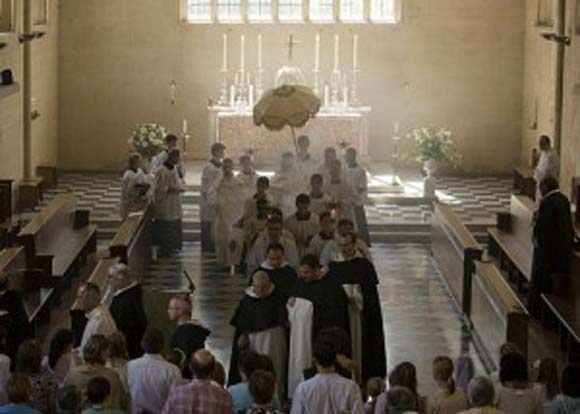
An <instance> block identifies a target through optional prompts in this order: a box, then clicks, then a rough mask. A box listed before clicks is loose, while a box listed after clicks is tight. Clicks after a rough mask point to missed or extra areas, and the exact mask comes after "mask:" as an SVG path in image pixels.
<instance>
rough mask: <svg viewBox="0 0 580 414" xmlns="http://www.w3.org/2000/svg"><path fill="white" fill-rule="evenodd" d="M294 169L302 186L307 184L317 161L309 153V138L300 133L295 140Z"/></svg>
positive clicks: (314, 170)
mask: <svg viewBox="0 0 580 414" xmlns="http://www.w3.org/2000/svg"><path fill="white" fill-rule="evenodd" d="M296 144H297V148H296V170H297V171H298V174H300V176H301V178H302V182H303V186H304V187H306V186H308V183H309V181H310V177H311V176H312V174H314V173H315V172H316V167H317V162H316V159H315V158H314V157H313V156H312V154H311V153H310V138H309V137H308V135H300V136H299V137H298V139H297V141H296Z"/></svg>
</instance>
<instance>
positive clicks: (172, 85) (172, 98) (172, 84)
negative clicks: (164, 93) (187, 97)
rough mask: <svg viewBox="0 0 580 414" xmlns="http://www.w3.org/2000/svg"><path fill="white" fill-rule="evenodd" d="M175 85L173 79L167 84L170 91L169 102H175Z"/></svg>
mask: <svg viewBox="0 0 580 414" xmlns="http://www.w3.org/2000/svg"><path fill="white" fill-rule="evenodd" d="M176 86H177V84H176V83H175V81H174V80H172V81H171V83H170V84H169V88H170V91H171V103H172V104H174V103H175V87H176Z"/></svg>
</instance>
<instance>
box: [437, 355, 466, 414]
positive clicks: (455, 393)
mask: <svg viewBox="0 0 580 414" xmlns="http://www.w3.org/2000/svg"><path fill="white" fill-rule="evenodd" d="M433 378H434V379H435V381H436V382H437V390H435V391H434V392H433V393H431V395H429V396H428V397H427V414H457V413H458V412H460V411H463V410H466V409H467V408H468V407H469V403H468V400H467V396H466V395H465V393H464V392H463V391H462V390H461V389H459V388H457V387H456V386H455V380H454V379H453V361H452V360H451V358H448V357H445V356H438V357H437V358H435V359H434V360H433Z"/></svg>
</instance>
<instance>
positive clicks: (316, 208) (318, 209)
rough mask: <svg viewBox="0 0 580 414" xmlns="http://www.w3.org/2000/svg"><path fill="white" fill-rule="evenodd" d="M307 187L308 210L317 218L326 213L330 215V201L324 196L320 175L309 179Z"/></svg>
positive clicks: (322, 181) (322, 180)
mask: <svg viewBox="0 0 580 414" xmlns="http://www.w3.org/2000/svg"><path fill="white" fill-rule="evenodd" d="M309 185H310V193H309V194H308V195H309V196H310V209H311V210H312V211H313V212H314V213H316V214H318V215H319V216H320V215H321V214H322V213H325V212H327V211H328V212H329V213H330V208H329V205H330V201H331V199H330V197H329V196H328V195H327V194H324V178H323V177H322V175H320V174H313V175H312V176H311V177H310V181H309Z"/></svg>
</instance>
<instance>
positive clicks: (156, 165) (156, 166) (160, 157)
mask: <svg viewBox="0 0 580 414" xmlns="http://www.w3.org/2000/svg"><path fill="white" fill-rule="evenodd" d="M165 146H166V148H165V149H164V150H162V151H161V152H160V153H159V154H157V156H155V157H154V158H153V160H152V161H151V173H152V174H153V175H154V176H155V175H156V174H157V172H159V170H160V169H161V167H163V164H165V162H166V161H167V158H168V157H169V153H170V152H171V150H172V149H176V148H177V137H176V136H175V135H172V134H169V135H167V136H166V137H165ZM175 172H176V173H177V175H178V176H179V178H180V179H181V180H182V181H184V182H185V166H184V165H183V160H180V161H179V164H177V168H176V169H175Z"/></svg>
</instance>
